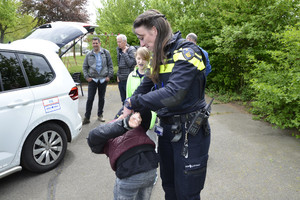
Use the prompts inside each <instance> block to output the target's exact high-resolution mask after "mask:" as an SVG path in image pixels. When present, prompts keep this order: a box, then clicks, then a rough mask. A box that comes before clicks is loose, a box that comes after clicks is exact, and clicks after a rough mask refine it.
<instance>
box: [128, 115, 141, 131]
mask: <svg viewBox="0 0 300 200" xmlns="http://www.w3.org/2000/svg"><path fill="white" fill-rule="evenodd" d="M141 122H142V118H141V115H140V113H138V112H136V113H134V114H132V115H131V116H130V118H129V121H128V125H129V126H130V127H131V128H136V127H138V126H139V125H140V124H141Z"/></svg>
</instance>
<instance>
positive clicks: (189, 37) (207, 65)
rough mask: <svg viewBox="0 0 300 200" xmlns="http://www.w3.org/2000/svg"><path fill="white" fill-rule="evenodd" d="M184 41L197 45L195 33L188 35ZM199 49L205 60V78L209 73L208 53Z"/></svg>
mask: <svg viewBox="0 0 300 200" xmlns="http://www.w3.org/2000/svg"><path fill="white" fill-rule="evenodd" d="M186 39H187V40H188V41H190V42H193V43H194V44H197V35H196V34H195V33H189V34H188V35H187V36H186ZM199 48H200V49H201V50H202V52H203V54H204V56H205V59H206V69H205V76H207V75H208V74H209V73H210V72H211V65H210V63H209V58H208V53H207V52H206V51H205V50H204V49H202V48H201V47H200V46H199Z"/></svg>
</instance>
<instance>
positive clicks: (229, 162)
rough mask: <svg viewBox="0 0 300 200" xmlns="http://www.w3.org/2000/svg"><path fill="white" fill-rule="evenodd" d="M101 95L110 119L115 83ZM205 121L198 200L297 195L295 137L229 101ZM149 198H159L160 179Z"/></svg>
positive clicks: (299, 147)
mask: <svg viewBox="0 0 300 200" xmlns="http://www.w3.org/2000/svg"><path fill="white" fill-rule="evenodd" d="M85 93H87V92H85ZM106 99H107V101H106V108H105V110H106V116H107V117H108V118H110V117H112V115H111V113H110V112H109V111H112V110H115V109H116V105H115V104H111V101H112V99H114V100H116V99H117V100H119V93H118V89H117V87H116V86H110V87H108V91H107V98H106ZM207 100H209V98H208V99H207ZM216 103H217V102H216ZM210 123H211V128H212V140H211V147H210V158H209V161H208V174H207V180H206V184H205V189H204V190H203V192H202V195H201V197H202V198H203V199H207V200H216V199H224V200H229V199H230V200H233V199H239V200H244V199H249V200H250V199H251V200H254V199H261V200H283V199H288V200H297V199H300V140H297V139H295V138H294V137H291V136H290V132H288V131H282V130H279V129H274V128H272V127H271V126H270V125H269V124H267V123H265V122H262V121H255V120H252V116H251V115H250V114H248V113H247V112H245V111H244V110H243V109H242V108H241V107H239V106H235V105H232V104H214V105H213V107H212V116H211V118H210ZM151 199H153V200H157V199H163V191H162V188H161V186H160V181H159V182H158V183H157V185H156V186H155V187H154V190H153V195H152V198H151Z"/></svg>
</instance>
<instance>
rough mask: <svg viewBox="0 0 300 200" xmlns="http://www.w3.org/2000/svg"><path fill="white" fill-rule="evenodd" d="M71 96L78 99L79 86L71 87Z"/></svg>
mask: <svg viewBox="0 0 300 200" xmlns="http://www.w3.org/2000/svg"><path fill="white" fill-rule="evenodd" d="M69 96H70V97H71V99H73V100H76V99H78V88H77V86H75V87H73V88H72V89H71V91H70V92H69Z"/></svg>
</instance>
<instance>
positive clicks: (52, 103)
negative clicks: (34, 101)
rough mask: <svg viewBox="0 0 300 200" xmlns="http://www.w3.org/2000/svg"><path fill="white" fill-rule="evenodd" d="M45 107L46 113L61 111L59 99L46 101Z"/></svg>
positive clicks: (44, 101)
mask: <svg viewBox="0 0 300 200" xmlns="http://www.w3.org/2000/svg"><path fill="white" fill-rule="evenodd" d="M43 105H44V109H45V112H46V113H49V112H53V111H56V110H60V104H59V99H58V97H53V98H50V99H44V100H43Z"/></svg>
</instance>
